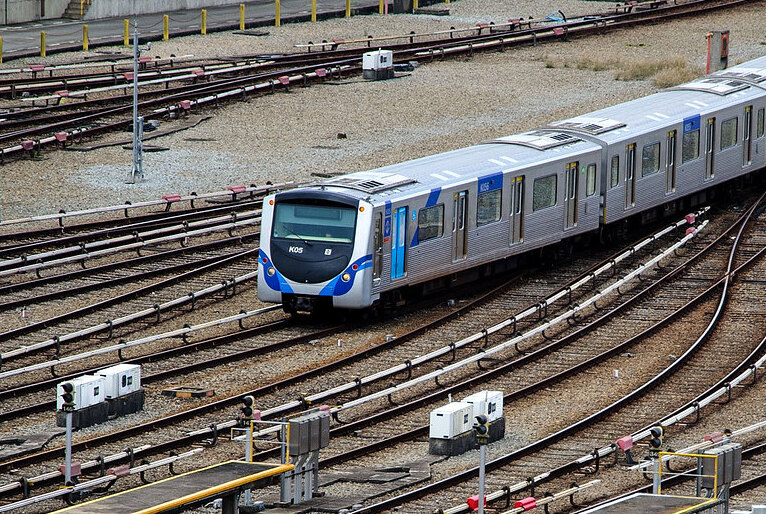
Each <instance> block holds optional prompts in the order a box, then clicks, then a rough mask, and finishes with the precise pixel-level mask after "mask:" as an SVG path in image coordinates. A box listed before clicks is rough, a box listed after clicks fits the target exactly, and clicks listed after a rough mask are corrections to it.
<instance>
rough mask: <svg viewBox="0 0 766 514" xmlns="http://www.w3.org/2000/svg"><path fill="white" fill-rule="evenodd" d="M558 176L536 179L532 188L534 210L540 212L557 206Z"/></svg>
mask: <svg viewBox="0 0 766 514" xmlns="http://www.w3.org/2000/svg"><path fill="white" fill-rule="evenodd" d="M557 178H558V177H557V176H556V175H550V176H548V177H541V178H537V179H535V182H534V184H533V186H532V210H533V211H539V210H540V209H545V208H546V207H553V206H554V205H556V180H557Z"/></svg>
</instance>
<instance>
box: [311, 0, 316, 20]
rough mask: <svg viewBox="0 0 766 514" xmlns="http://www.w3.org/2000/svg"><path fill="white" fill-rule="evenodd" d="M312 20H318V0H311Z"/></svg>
mask: <svg viewBox="0 0 766 514" xmlns="http://www.w3.org/2000/svg"><path fill="white" fill-rule="evenodd" d="M311 21H317V0H311Z"/></svg>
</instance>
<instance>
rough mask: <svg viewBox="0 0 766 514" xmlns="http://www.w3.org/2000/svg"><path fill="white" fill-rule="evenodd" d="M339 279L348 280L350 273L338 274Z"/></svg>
mask: <svg viewBox="0 0 766 514" xmlns="http://www.w3.org/2000/svg"><path fill="white" fill-rule="evenodd" d="M340 279H341V280H342V281H343V282H348V281H349V280H351V274H350V273H344V274H343V275H341V276H340Z"/></svg>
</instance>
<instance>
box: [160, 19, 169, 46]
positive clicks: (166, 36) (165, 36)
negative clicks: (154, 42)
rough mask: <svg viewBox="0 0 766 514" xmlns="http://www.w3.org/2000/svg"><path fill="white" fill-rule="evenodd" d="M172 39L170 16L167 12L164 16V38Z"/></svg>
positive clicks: (164, 39) (165, 39)
mask: <svg viewBox="0 0 766 514" xmlns="http://www.w3.org/2000/svg"><path fill="white" fill-rule="evenodd" d="M168 39H170V17H169V16H168V15H167V14H166V15H165V16H163V17H162V40H163V41H167V40H168Z"/></svg>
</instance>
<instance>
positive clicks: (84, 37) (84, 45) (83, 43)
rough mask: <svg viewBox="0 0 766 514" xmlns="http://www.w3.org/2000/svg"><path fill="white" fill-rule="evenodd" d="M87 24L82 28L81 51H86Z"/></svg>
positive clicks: (87, 42)
mask: <svg viewBox="0 0 766 514" xmlns="http://www.w3.org/2000/svg"><path fill="white" fill-rule="evenodd" d="M88 44H89V41H88V24H87V23H86V24H85V25H83V26H82V49H83V51H85V52H87V51H88Z"/></svg>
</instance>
